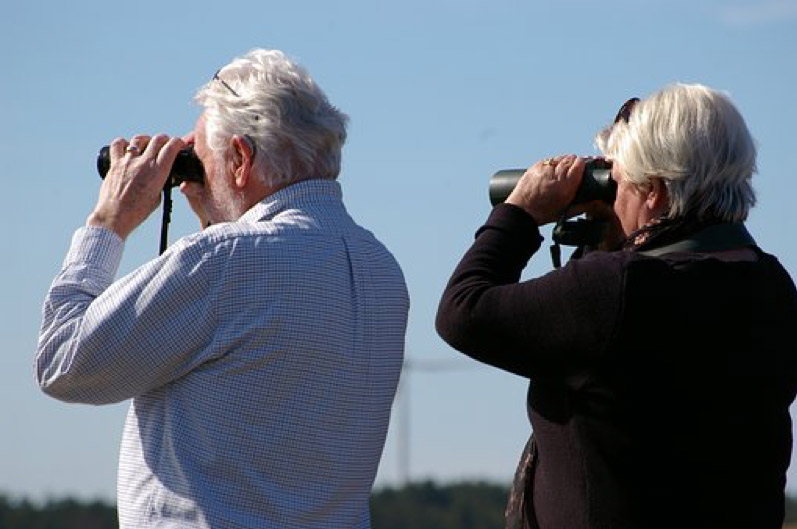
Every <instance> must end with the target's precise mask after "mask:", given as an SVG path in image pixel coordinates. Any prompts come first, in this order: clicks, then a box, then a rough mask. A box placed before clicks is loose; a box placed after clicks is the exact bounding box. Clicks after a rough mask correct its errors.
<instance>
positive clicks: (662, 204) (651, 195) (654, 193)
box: [645, 178, 670, 218]
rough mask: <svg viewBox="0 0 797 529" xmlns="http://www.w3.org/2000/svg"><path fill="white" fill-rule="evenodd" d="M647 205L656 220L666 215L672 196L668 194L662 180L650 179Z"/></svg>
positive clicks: (646, 199)
mask: <svg viewBox="0 0 797 529" xmlns="http://www.w3.org/2000/svg"><path fill="white" fill-rule="evenodd" d="M645 205H646V206H647V208H648V209H649V210H650V211H651V213H652V215H653V217H654V218H655V217H657V216H659V215H662V214H664V213H666V212H667V210H668V209H669V208H670V194H669V193H668V192H667V186H666V185H665V184H664V180H663V179H662V178H651V179H650V183H649V187H648V189H647V194H646V197H645Z"/></svg>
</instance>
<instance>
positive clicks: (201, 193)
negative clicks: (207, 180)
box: [180, 181, 211, 230]
mask: <svg viewBox="0 0 797 529" xmlns="http://www.w3.org/2000/svg"><path fill="white" fill-rule="evenodd" d="M180 191H181V192H182V193H183V195H185V198H186V199H187V200H188V204H189V205H190V206H191V209H192V210H193V212H194V214H195V215H196V216H197V217H198V218H199V226H200V227H201V228H202V229H203V230H204V229H205V228H207V227H208V226H210V225H211V221H210V214H209V213H208V211H207V209H206V208H205V204H207V200H208V198H207V196H206V195H207V189H206V187H205V186H204V185H203V184H200V183H198V182H187V181H186V182H182V183H180Z"/></svg>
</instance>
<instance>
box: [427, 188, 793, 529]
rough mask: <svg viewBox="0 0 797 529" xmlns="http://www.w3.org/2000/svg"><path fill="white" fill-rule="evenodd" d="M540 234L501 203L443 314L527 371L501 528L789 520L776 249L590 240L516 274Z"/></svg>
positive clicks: (781, 281)
mask: <svg viewBox="0 0 797 529" xmlns="http://www.w3.org/2000/svg"><path fill="white" fill-rule="evenodd" d="M541 240H542V238H541V237H540V234H539V230H538V229H537V226H536V224H535V223H534V221H533V219H531V217H529V216H528V215H527V214H526V213H525V212H524V211H523V210H522V209H520V208H517V207H514V206H511V205H507V204H501V205H498V206H496V207H495V208H494V209H493V211H492V213H491V215H490V217H489V219H488V220H487V222H486V224H485V225H484V226H483V227H482V228H480V229H479V231H478V233H477V236H476V240H475V242H474V244H473V246H472V247H471V248H470V249H469V250H468V251H467V253H466V254H465V256H464V257H463V258H462V260H461V262H460V263H459V265H458V266H457V268H456V270H455V271H454V273H453V275H452V277H451V280H450V282H449V283H448V285H447V286H446V289H445V291H444V293H443V296H442V300H441V302H440V307H439V310H438V314H437V329H438V332H439V333H440V335H441V336H442V337H443V338H444V339H445V340H446V341H447V342H448V343H450V344H451V345H452V346H453V347H454V348H456V349H458V350H460V351H462V352H463V353H465V354H467V355H469V356H471V357H473V358H475V359H477V360H480V361H482V362H485V363H488V364H490V365H493V366H496V367H499V368H501V369H504V370H506V371H509V372H511V373H514V374H517V375H519V376H523V377H526V378H528V379H529V392H528V398H527V405H528V412H529V418H530V421H531V425H532V429H533V433H534V444H533V446H531V445H530V446H529V447H527V450H526V451H525V452H524V454H523V455H522V456H521V462H520V465H519V469H518V474H517V478H518V479H517V480H516V483H515V488H514V489H513V491H512V495H511V498H510V502H509V503H510V505H509V507H510V511H509V514H510V517H509V519H508V520H507V521H508V527H519V525H518V523H521V524H522V525H520V526H525V527H539V528H540V529H561V528H568V529H649V528H655V529H664V528H667V529H671V528H673V527H678V528H679V529H690V528H695V529H697V528H700V529H706V528H718V529H719V528H722V529H779V528H780V527H781V525H782V521H783V515H784V488H785V482H786V481H785V480H786V470H787V467H788V465H789V461H790V455H791V449H792V437H791V419H790V416H789V406H790V404H791V403H792V401H793V400H794V397H795V391H797V345H795V341H794V339H793V338H794V330H793V329H794V325H795V322H797V291H796V290H795V286H794V283H793V281H792V280H791V278H790V277H789V275H788V273H787V272H786V271H785V270H784V269H783V267H782V266H781V265H780V263H778V261H777V259H776V258H774V257H773V256H771V255H769V254H766V253H764V252H763V251H761V250H760V249H758V248H752V249H747V250H746V251H745V252H741V253H740V252H715V253H712V252H707V253H700V252H672V253H667V254H665V255H662V256H659V257H652V256H647V255H644V254H642V253H641V252H637V251H629V250H620V251H615V252H600V251H596V252H592V253H588V254H587V255H585V256H583V257H582V258H580V259H576V260H571V261H569V262H568V263H567V264H566V265H565V266H564V267H562V268H560V269H557V270H554V271H552V272H550V273H547V274H545V275H543V276H541V277H537V278H534V279H530V280H527V281H520V278H521V272H522V270H523V268H524V267H525V266H526V264H527V262H528V259H529V258H530V257H531V256H532V254H533V253H534V252H536V251H537V250H538V249H539V247H540V243H541ZM527 478H528V479H527ZM521 495H526V496H530V497H524V498H522V501H520V500H519V498H520V496H521ZM518 508H523V509H525V512H523V513H518V512H517V509H518Z"/></svg>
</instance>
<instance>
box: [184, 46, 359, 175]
mask: <svg viewBox="0 0 797 529" xmlns="http://www.w3.org/2000/svg"><path fill="white" fill-rule="evenodd" d="M195 100H196V102H197V103H199V104H200V105H201V106H202V107H203V108H204V111H205V124H206V135H207V142H208V146H209V147H210V149H211V150H212V151H213V152H214V153H215V155H216V156H217V157H218V159H219V160H220V161H223V160H224V159H225V157H226V156H227V155H228V154H229V151H228V149H229V148H230V138H231V137H232V136H233V135H235V134H238V135H242V136H246V137H248V138H249V140H250V141H251V142H253V143H254V147H255V161H254V171H255V174H256V175H257V176H258V177H259V178H260V179H261V180H262V182H263V183H264V184H265V185H268V186H275V185H284V184H290V183H293V182H298V181H300V180H305V179H308V178H322V179H328V180H334V179H336V178H337V177H338V174H339V173H340V165H341V149H342V147H343V144H344V143H345V141H346V124H347V122H348V116H346V114H344V113H343V112H341V111H340V110H338V109H337V108H335V107H334V106H332V105H331V104H330V103H329V101H328V100H327V97H326V95H325V94H324V92H323V91H322V90H321V88H320V87H319V86H318V85H317V84H316V83H315V81H314V80H313V79H312V78H311V77H310V75H309V74H308V73H307V71H306V70H305V69H304V68H303V67H302V66H300V65H298V64H296V63H294V62H293V61H291V60H290V59H288V58H287V57H286V56H285V54H283V53H282V52H281V51H278V50H262V49H255V50H252V51H250V52H249V53H247V54H246V55H244V56H243V57H238V58H236V59H235V60H233V61H232V62H231V63H230V64H228V65H227V66H225V67H224V68H222V69H221V70H219V72H218V73H217V74H216V76H214V78H213V79H212V80H211V81H210V82H208V83H207V84H206V85H205V86H203V87H202V88H200V89H199V91H198V92H197V95H196V98H195Z"/></svg>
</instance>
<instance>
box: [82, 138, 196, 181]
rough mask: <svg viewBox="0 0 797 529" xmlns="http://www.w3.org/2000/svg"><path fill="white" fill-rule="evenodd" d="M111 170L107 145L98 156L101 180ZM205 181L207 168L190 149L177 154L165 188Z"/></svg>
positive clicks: (109, 152)
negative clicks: (183, 183)
mask: <svg viewBox="0 0 797 529" xmlns="http://www.w3.org/2000/svg"><path fill="white" fill-rule="evenodd" d="M110 168H111V148H110V146H108V145H105V146H103V147H102V148H101V149H100V152H99V154H97V172H98V173H99V174H100V178H105V175H106V174H108V170H109V169H110ZM204 181H205V168H204V167H203V166H202V162H201V161H200V160H199V158H198V157H197V155H196V153H194V149H193V147H188V148H186V149H183V150H181V151H180V152H179V153H177V158H175V160H174V165H173V166H172V170H171V171H170V172H169V178H168V179H167V180H166V185H165V186H164V187H177V186H179V185H180V184H181V183H182V182H198V183H200V184H201V183H203V182H204Z"/></svg>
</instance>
